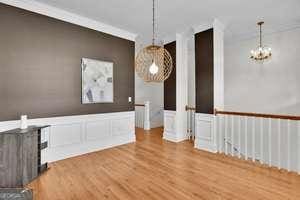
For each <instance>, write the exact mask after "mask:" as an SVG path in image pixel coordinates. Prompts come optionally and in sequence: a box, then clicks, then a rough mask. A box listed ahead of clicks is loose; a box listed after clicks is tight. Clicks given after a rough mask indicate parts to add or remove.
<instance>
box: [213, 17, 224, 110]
mask: <svg viewBox="0 0 300 200" xmlns="http://www.w3.org/2000/svg"><path fill="white" fill-rule="evenodd" d="M213 32H214V33H213V43H214V107H215V108H217V109H220V110H223V109H224V25H223V24H222V23H221V22H220V21H219V20H217V19H215V20H214V23H213Z"/></svg>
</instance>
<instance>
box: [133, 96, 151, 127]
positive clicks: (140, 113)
mask: <svg viewBox="0 0 300 200" xmlns="http://www.w3.org/2000/svg"><path fill="white" fill-rule="evenodd" d="M134 106H135V126H136V127H138V128H143V129H144V130H150V102H149V101H146V102H145V103H144V104H135V105H134Z"/></svg>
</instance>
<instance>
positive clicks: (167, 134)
mask: <svg viewBox="0 0 300 200" xmlns="http://www.w3.org/2000/svg"><path fill="white" fill-rule="evenodd" d="M175 117H176V111H171V110H164V134H163V139H165V140H169V141H172V142H177V137H176V127H175Z"/></svg>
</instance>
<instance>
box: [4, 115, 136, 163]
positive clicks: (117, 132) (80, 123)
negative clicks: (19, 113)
mask: <svg viewBox="0 0 300 200" xmlns="http://www.w3.org/2000/svg"><path fill="white" fill-rule="evenodd" d="M134 115H135V113H134V111H129V112H116V113H102V114H91V115H75V116H64V117H52V118H39V119H29V120H28V124H29V125H40V126H43V125H51V126H50V127H49V128H46V129H45V131H44V132H42V136H41V137H42V141H48V143H49V147H48V148H47V149H45V150H44V151H43V152H42V158H41V159H42V162H53V161H57V160H61V159H65V158H69V157H73V156H78V155H82V154H85V153H89V152H93V151H99V150H102V149H106V148H111V147H114V146H118V145H122V144H126V143H131V142H135V128H134ZM19 127H20V121H19V120H15V121H4V122H0V131H5V130H9V129H14V128H19Z"/></svg>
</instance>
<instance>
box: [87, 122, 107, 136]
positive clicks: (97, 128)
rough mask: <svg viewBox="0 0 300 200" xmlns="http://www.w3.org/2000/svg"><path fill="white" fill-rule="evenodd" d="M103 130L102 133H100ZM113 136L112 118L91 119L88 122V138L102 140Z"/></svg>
mask: <svg viewBox="0 0 300 200" xmlns="http://www.w3.org/2000/svg"><path fill="white" fill-rule="evenodd" d="M99 132H101V133H102V134H99ZM110 136H111V122H110V120H108V119H106V120H99V121H90V122H87V123H86V140H87V141H93V140H100V139H103V138H108V137H110Z"/></svg>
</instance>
